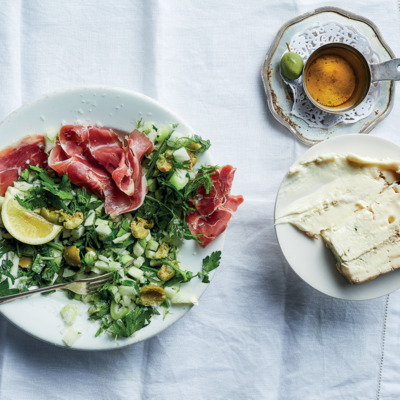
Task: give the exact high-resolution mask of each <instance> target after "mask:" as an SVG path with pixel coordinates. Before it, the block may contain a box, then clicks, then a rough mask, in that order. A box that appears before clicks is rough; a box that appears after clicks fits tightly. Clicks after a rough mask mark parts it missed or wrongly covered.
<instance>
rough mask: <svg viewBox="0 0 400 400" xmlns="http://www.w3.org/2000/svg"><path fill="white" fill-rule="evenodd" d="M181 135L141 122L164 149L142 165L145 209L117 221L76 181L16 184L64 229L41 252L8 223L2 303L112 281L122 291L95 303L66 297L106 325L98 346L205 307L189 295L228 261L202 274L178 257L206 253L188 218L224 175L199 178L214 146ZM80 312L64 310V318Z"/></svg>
mask: <svg viewBox="0 0 400 400" xmlns="http://www.w3.org/2000/svg"><path fill="white" fill-rule="evenodd" d="M176 127H177V125H171V126H168V127H156V126H155V125H154V124H144V123H143V121H142V120H141V121H139V123H138V129H139V130H141V131H142V132H144V133H145V134H146V135H147V136H148V137H149V138H150V140H152V141H153V143H154V144H155V150H154V151H153V152H152V153H151V154H150V155H149V156H147V157H145V158H144V159H143V161H142V167H143V172H144V174H145V176H146V178H147V181H148V194H147V195H146V197H145V200H144V202H143V204H142V206H141V207H140V208H139V209H137V210H135V211H133V212H130V213H126V214H123V215H120V216H118V217H117V218H114V219H112V218H111V217H110V216H109V215H108V214H106V213H105V211H104V203H103V201H102V200H101V199H100V198H98V197H97V196H96V195H94V194H92V193H90V192H88V191H87V190H86V189H85V188H84V187H77V186H75V185H74V184H72V182H71V181H70V180H69V179H68V178H67V176H66V175H64V176H62V177H59V176H58V175H57V174H55V173H54V171H51V170H45V169H42V168H39V167H35V166H29V167H28V168H27V169H25V170H24V171H22V172H21V174H20V176H19V179H18V181H17V182H15V184H14V187H15V189H16V190H17V191H18V195H17V196H16V199H17V201H18V202H19V204H20V205H21V206H23V207H24V208H26V209H29V210H33V211H34V212H36V213H38V214H40V215H41V216H42V217H44V218H46V219H47V220H49V221H50V222H52V223H56V224H59V225H63V226H64V229H63V230H62V232H61V233H60V234H59V235H58V236H57V237H56V238H55V239H54V240H53V241H51V242H48V243H46V244H44V245H40V246H33V245H27V244H24V243H21V242H19V241H18V240H16V239H14V238H13V237H12V236H11V235H10V234H9V233H8V232H7V231H6V230H5V228H4V227H3V226H2V224H1V220H0V260H1V262H0V274H1V279H0V296H4V295H7V294H12V293H16V292H19V291H27V290H29V289H30V288H32V287H42V286H48V285H51V284H53V283H59V282H69V281H74V280H77V279H82V278H86V277H91V276H96V275H98V274H103V273H106V272H111V273H112V275H113V279H112V281H109V282H107V283H106V284H105V285H104V286H103V287H102V288H101V289H100V290H99V291H98V292H97V293H96V294H95V295H88V296H79V295H75V294H73V293H71V292H68V291H66V293H67V295H68V297H69V298H71V299H76V300H80V301H83V302H84V303H87V304H88V306H89V308H88V312H89V319H91V320H97V321H99V324H100V325H99V329H98V331H97V334H96V336H98V335H99V334H100V333H102V332H107V333H109V334H111V335H113V336H114V337H116V338H117V337H129V336H131V335H132V334H133V333H134V332H136V331H138V330H139V329H142V328H143V327H145V326H146V325H148V324H149V323H150V320H151V317H152V316H153V315H155V314H159V313H160V311H163V310H164V315H165V314H166V313H168V308H169V307H170V305H171V303H175V302H176V303H193V302H195V299H193V298H189V297H188V296H186V297H185V296H184V295H182V294H181V295H179V296H178V294H179V291H180V285H181V284H182V283H186V282H189V281H190V280H192V279H193V278H195V277H197V278H198V279H201V281H202V282H204V283H208V282H209V281H210V280H209V273H210V272H211V271H213V270H214V269H215V268H217V267H218V266H219V263H220V257H221V252H220V251H218V252H214V253H212V254H211V255H209V256H207V257H206V258H205V259H204V260H203V267H202V271H201V272H199V273H197V274H193V273H192V272H191V271H190V270H186V269H183V268H182V267H181V265H180V262H179V258H178V254H179V248H180V245H181V244H182V241H183V240H188V239H191V240H195V241H197V242H199V243H201V242H200V240H199V238H198V235H194V234H192V233H191V232H190V230H189V228H188V226H187V224H186V222H185V216H186V214H187V212H188V211H189V210H194V206H195V205H194V201H195V200H194V195H195V194H196V191H197V189H198V188H200V187H204V189H205V191H206V193H208V192H209V191H210V190H211V188H212V185H213V183H212V180H211V177H212V175H213V174H214V171H215V169H216V168H217V167H216V166H206V165H202V166H200V167H199V168H197V170H196V172H195V171H194V168H193V167H194V165H195V164H196V162H197V158H198V156H199V154H200V153H202V152H204V151H206V150H207V149H208V148H209V147H210V142H209V141H208V140H203V139H202V138H201V137H199V136H197V135H194V136H188V135H186V136H185V135H182V134H178V133H177V132H176V131H175V129H176ZM177 299H178V300H177ZM157 306H160V307H157ZM70 311H71V310H69V309H67V311H66V310H65V309H64V311H63V313H62V315H63V318H64V317H65V315H66V312H70ZM68 315H69V314H68ZM69 318H71V317H69ZM69 320H70V319H69Z"/></svg>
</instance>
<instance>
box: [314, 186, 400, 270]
mask: <svg viewBox="0 0 400 400" xmlns="http://www.w3.org/2000/svg"><path fill="white" fill-rule="evenodd" d="M399 191H400V187H399V185H397V184H393V185H392V186H390V187H389V188H387V189H386V190H385V191H384V192H383V193H381V194H379V195H378V196H377V197H376V199H375V200H374V201H373V202H371V203H370V204H369V205H368V206H367V207H365V208H363V209H360V210H357V211H356V212H354V213H353V215H352V216H351V217H350V218H348V219H347V220H346V221H345V222H344V223H342V224H340V225H333V226H331V227H330V228H328V229H326V230H323V231H322V232H321V236H322V238H323V239H324V241H325V243H326V244H327V245H328V246H329V247H330V248H331V250H332V251H333V253H334V254H335V256H336V257H337V258H338V260H340V261H341V262H343V261H351V260H354V259H356V258H358V257H360V256H362V255H363V254H364V253H367V252H368V251H370V250H371V249H373V248H376V247H377V246H379V245H380V244H381V243H383V242H385V241H386V240H388V239H389V238H390V237H391V236H393V235H394V234H395V233H396V232H397V231H398V230H399V228H400V194H399Z"/></svg>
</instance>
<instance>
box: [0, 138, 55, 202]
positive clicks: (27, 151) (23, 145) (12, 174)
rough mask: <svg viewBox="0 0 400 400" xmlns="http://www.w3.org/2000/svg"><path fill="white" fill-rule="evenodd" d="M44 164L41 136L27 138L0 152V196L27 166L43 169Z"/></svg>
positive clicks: (45, 155)
mask: <svg viewBox="0 0 400 400" xmlns="http://www.w3.org/2000/svg"><path fill="white" fill-rule="evenodd" d="M46 164H47V154H46V153H45V141H44V137H43V136H41V135H31V136H27V137H25V138H23V139H22V140H20V141H19V142H18V143H17V144H16V145H15V146H11V147H8V148H6V149H4V150H2V151H0V196H4V194H5V193H6V191H7V188H8V187H9V186H12V185H13V184H14V182H15V181H16V180H17V179H18V176H19V174H20V173H21V171H23V170H24V169H25V168H27V167H28V165H37V166H39V167H44V166H46Z"/></svg>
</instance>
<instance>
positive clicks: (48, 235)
mask: <svg viewBox="0 0 400 400" xmlns="http://www.w3.org/2000/svg"><path fill="white" fill-rule="evenodd" d="M17 193H18V192H17V191H16V190H15V189H13V188H11V187H10V188H8V189H7V192H6V195H5V198H4V202H3V204H2V207H1V219H2V220H3V224H4V227H5V228H6V229H7V231H8V233H9V234H10V235H11V236H13V237H14V238H15V239H17V240H19V241H20V242H23V243H27V244H34V245H39V244H44V243H47V242H50V240H53V239H54V238H55V237H56V236H57V235H58V233H60V232H61V230H62V229H63V227H62V226H60V225H55V224H52V223H51V222H49V221H47V220H46V219H44V218H43V217H41V216H40V215H37V214H35V213H34V212H32V211H29V210H26V209H25V208H23V207H22V206H21V205H20V204H19V203H18V201H17V200H15V194H17Z"/></svg>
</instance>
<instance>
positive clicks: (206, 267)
mask: <svg viewBox="0 0 400 400" xmlns="http://www.w3.org/2000/svg"><path fill="white" fill-rule="evenodd" d="M220 261H221V252H220V251H214V252H213V253H211V255H209V256H207V257H205V258H204V259H203V267H202V272H200V273H199V278H203V279H202V282H204V283H210V278H209V276H208V274H209V273H210V272H211V271H213V270H214V269H216V268H218V267H219V264H220Z"/></svg>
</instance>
